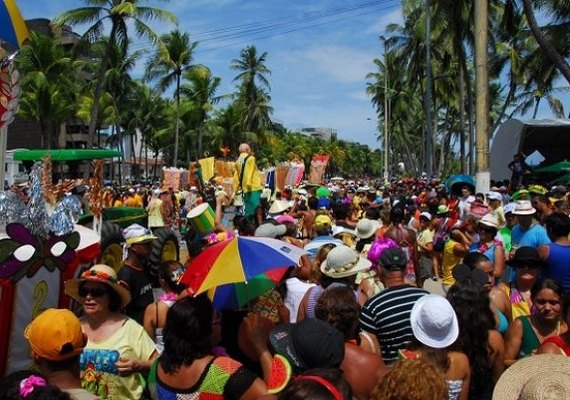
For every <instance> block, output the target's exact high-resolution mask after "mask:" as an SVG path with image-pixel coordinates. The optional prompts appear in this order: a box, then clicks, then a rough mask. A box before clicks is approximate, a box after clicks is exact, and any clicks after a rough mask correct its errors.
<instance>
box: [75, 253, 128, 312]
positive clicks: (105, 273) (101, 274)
mask: <svg viewBox="0 0 570 400" xmlns="http://www.w3.org/2000/svg"><path fill="white" fill-rule="evenodd" d="M83 282H98V283H104V284H105V285H107V286H109V287H110V288H111V289H113V290H114V291H115V292H116V293H117V294H118V295H119V297H120V298H121V307H124V306H126V305H127V304H129V303H130V301H131V293H130V292H129V290H128V289H127V288H125V287H124V286H121V285H120V284H119V280H118V279H117V273H116V272H115V270H114V269H113V268H111V267H109V266H108V265H104V264H97V265H94V266H92V267H91V268H89V269H88V270H87V271H85V272H83V273H82V274H81V276H80V277H79V278H73V279H70V280H69V281H67V282H66V283H65V294H66V295H68V296H69V297H71V298H72V299H74V300H76V301H81V300H80V299H81V297H80V296H79V286H80V285H81V283H83Z"/></svg>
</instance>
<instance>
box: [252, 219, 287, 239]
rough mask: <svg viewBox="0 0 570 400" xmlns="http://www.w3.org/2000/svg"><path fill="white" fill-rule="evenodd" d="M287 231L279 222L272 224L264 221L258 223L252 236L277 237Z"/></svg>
mask: <svg viewBox="0 0 570 400" xmlns="http://www.w3.org/2000/svg"><path fill="white" fill-rule="evenodd" d="M286 232H287V227H286V226H285V225H281V224H272V223H271V222H266V223H264V224H261V225H259V226H258V227H257V228H256V229H255V233H254V236H259V237H269V238H274V239H275V238H277V237H279V236H283V235H284V234H285V233H286Z"/></svg>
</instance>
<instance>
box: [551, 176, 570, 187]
mask: <svg viewBox="0 0 570 400" xmlns="http://www.w3.org/2000/svg"><path fill="white" fill-rule="evenodd" d="M551 183H552V184H553V185H568V184H569V183H570V174H566V175H562V176H561V177H559V178H556V179H555V180H553V181H552V182H551Z"/></svg>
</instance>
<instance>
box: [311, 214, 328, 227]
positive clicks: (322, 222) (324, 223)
mask: <svg viewBox="0 0 570 400" xmlns="http://www.w3.org/2000/svg"><path fill="white" fill-rule="evenodd" d="M313 227H315V228H316V229H323V228H331V227H332V219H331V217H329V216H328V215H324V214H322V215H317V216H316V217H315V222H313Z"/></svg>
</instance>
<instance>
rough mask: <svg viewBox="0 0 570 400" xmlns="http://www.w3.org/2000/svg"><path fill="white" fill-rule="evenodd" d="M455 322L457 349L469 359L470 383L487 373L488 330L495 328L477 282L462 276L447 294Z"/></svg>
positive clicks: (486, 302)
mask: <svg viewBox="0 0 570 400" xmlns="http://www.w3.org/2000/svg"><path fill="white" fill-rule="evenodd" d="M447 300H449V302H450V303H451V305H452V306H453V309H454V310H455V313H456V314H457V320H458V322H459V338H458V339H457V342H456V347H458V350H460V351H462V352H464V353H465V354H466V355H467V357H468V358H469V363H470V364H471V368H472V370H473V377H474V379H473V381H476V380H477V379H478V378H477V377H483V376H484V375H485V374H486V373H487V372H488V368H489V367H488V361H489V360H488V356H487V354H488V351H487V343H488V340H489V330H491V329H493V328H494V327H495V318H494V315H493V312H492V311H491V307H490V300H489V295H488V293H487V291H486V290H485V288H484V287H483V286H482V285H481V284H480V283H479V282H477V281H475V280H474V279H472V278H470V277H466V278H464V279H461V280H459V281H456V282H455V285H453V286H452V287H451V288H450V289H449V292H448V293H447Z"/></svg>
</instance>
